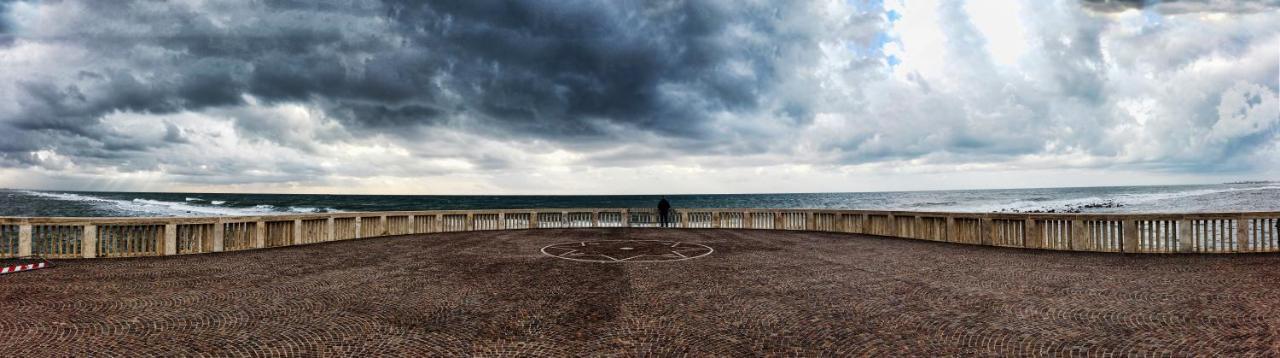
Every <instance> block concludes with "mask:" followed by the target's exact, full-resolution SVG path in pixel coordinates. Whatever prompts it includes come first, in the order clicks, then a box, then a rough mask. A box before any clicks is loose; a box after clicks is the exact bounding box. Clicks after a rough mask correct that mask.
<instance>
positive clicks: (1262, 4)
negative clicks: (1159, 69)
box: [1080, 0, 1280, 14]
mask: <svg viewBox="0 0 1280 358" xmlns="http://www.w3.org/2000/svg"><path fill="white" fill-rule="evenodd" d="M1080 2H1081V3H1082V4H1084V6H1085V8H1087V9H1090V10H1093V11H1099V12H1119V11H1125V10H1130V9H1139V10H1142V9H1156V10H1158V11H1160V12H1162V13H1170V14H1176V13H1187V12H1205V11H1214V12H1232V13H1252V12H1259V11H1266V10H1268V9H1274V8H1275V7H1276V6H1280V1H1276V0H1081V1H1080Z"/></svg>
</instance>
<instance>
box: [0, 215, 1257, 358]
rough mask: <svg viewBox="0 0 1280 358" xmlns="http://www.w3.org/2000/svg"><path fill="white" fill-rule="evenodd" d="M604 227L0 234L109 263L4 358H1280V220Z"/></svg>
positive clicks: (162, 224)
mask: <svg viewBox="0 0 1280 358" xmlns="http://www.w3.org/2000/svg"><path fill="white" fill-rule="evenodd" d="M607 210H608V209H598V210H590V211H587V210H583V211H556V212H554V214H555V215H543V214H546V213H543V212H539V213H532V216H529V215H523V216H522V214H521V213H513V212H502V213H500V215H499V214H498V213H489V212H471V213H452V212H450V213H412V214H405V213H344V214H328V215H315V216H297V217H283V216H282V217H252V218H202V219H188V218H183V219H174V218H146V219H50V218H20V219H9V221H8V222H7V223H11V224H10V225H11V226H17V227H19V228H18V229H17V230H12V229H5V231H4V232H16V233H17V235H16V236H15V235H11V234H5V235H8V236H7V237H17V238H18V241H20V242H19V243H18V245H16V246H17V247H18V250H20V251H21V250H30V251H32V252H37V253H44V254H46V255H48V254H49V253H50V252H52V250H53V249H55V248H56V246H53V245H50V244H49V242H51V240H50V238H57V237H60V236H56V235H54V234H50V233H58V234H57V235H64V236H62V237H67V238H71V237H74V238H76V241H77V243H78V245H80V246H75V247H73V248H72V249H68V251H66V252H71V253H72V254H67V255H66V256H65V257H68V258H70V257H83V256H96V257H99V258H98V259H92V260H73V259H65V260H55V263H56V264H57V266H56V267H54V268H52V269H43V270H35V271H30V272H23V273H18V274H10V275H3V276H0V301H2V302H4V309H3V310H0V337H5V339H0V352H5V355H11V356H84V355H91V354H105V353H112V354H116V355H128V356H144V355H198V354H201V353H205V354H215V355H340V354H341V355H347V354H384V355H432V356H436V355H474V354H480V355H509V354H510V355H516V354H526V355H543V356H564V355H597V354H626V355H639V354H660V355H676V354H688V355H695V356H702V355H724V356H747V355H760V354H777V355H800V356H814V355H877V356H884V355H947V354H951V355H955V354H975V355H1120V354H1126V355H1128V354H1132V355H1156V356H1167V355H1176V356H1189V355H1230V356H1247V355H1260V356H1266V355H1278V354H1280V304H1278V303H1277V302H1280V300H1277V299H1276V297H1280V255H1277V254H1275V253H1266V252H1262V253H1244V252H1245V251H1274V250H1275V246H1274V245H1275V243H1276V242H1275V239H1276V237H1275V234H1276V231H1275V230H1274V229H1272V228H1274V226H1268V225H1275V222H1276V219H1275V218H1276V217H1277V216H1278V215H1277V214H1275V213H1251V214H1205V215H1203V216H1200V215H1171V216H1167V217H1165V218H1162V217H1159V216H1157V215H1151V216H1086V215H1024V216H1021V217H1019V216H1013V215H986V214H946V213H904V212H844V211H835V212H833V211H708V212H709V215H706V216H705V217H706V218H707V220H703V219H702V218H703V215H701V214H699V211H694V210H688V211H682V212H681V213H680V218H679V220H677V223H678V226H681V228H676V229H654V228H640V227H634V226H651V220H649V219H650V218H648V217H646V215H650V214H649V213H645V212H641V211H637V210H630V211H622V210H619V211H616V212H615V213H618V216H613V215H610V214H609V211H607ZM524 213H526V214H528V212H527V211H526V212H524ZM574 213H586V214H585V215H583V214H574ZM452 215H458V217H456V219H455V217H451V216H452ZM489 215H493V218H495V220H496V219H498V218H501V220H500V221H501V224H496V223H492V222H491V221H488V220H490V219H489ZM574 215H577V216H574ZM325 216H327V217H325ZM352 216H354V217H360V219H351V221H353V222H354V223H356V224H358V225H355V226H354V227H352V228H350V229H344V228H343V227H342V225H344V222H346V221H347V220H348V219H347V218H348V217H352ZM402 216H403V217H406V218H405V219H400V218H399V217H402ZM513 217H514V218H516V219H515V220H509V219H511V218H513ZM531 217H532V218H538V219H543V220H537V221H533V220H530V218H531ZM762 217H763V218H767V220H758V218H762ZM878 217H884V219H880V218H878ZM930 217H941V218H942V220H941V222H942V223H943V224H942V225H936V226H934V227H933V228H934V229H930V228H929V226H928V225H929V224H928V222H929V221H931V220H929V219H927V218H930ZM553 218H554V219H558V220H552V219H553ZM624 218H625V219H624ZM970 218H973V220H975V222H976V223H978V224H977V225H976V229H975V230H972V233H973V234H972V235H970V234H966V232H969V231H966V230H967V229H965V228H960V227H958V225H957V224H956V223H957V222H960V223H963V222H966V221H968V220H969V219H970ZM1015 218H1018V219H1021V220H1014V219H1015ZM208 220H212V223H206V222H205V221H208ZM450 220H454V221H453V222H450ZM535 220H536V219H535ZM309 221H310V222H311V223H310V224H309V223H308V222H309ZM999 221H1006V222H1015V223H1019V225H1018V226H1017V227H1018V228H1020V230H1013V229H1008V228H1001V225H1005V224H997V222H999ZM1210 221H1212V222H1215V224H1212V225H1207V226H1216V225H1224V226H1225V227H1223V228H1217V229H1215V230H1216V231H1214V230H1208V229H1203V230H1202V229H1201V228H1202V226H1205V225H1200V223H1203V222H1210ZM1050 222H1058V223H1066V224H1065V225H1066V226H1068V227H1067V228H1065V230H1061V231H1065V234H1062V235H1063V236H1065V239H1064V240H1056V239H1055V240H1049V239H1046V238H1048V237H1051V236H1053V235H1058V234H1051V233H1057V232H1059V231H1058V230H1056V229H1055V230H1050V229H1046V228H1048V227H1050V226H1051V224H1048V223H1050ZM1108 222H1118V224H1115V225H1113V226H1114V227H1115V229H1116V230H1117V231H1118V232H1117V233H1115V234H1109V233H1105V231H1102V230H1080V229H1083V228H1090V229H1093V228H1097V227H1099V226H1102V225H1110V224H1104V223H1108ZM1135 222H1136V223H1137V224H1133V223H1135ZM1144 222H1147V223H1150V222H1172V223H1173V224H1172V225H1165V224H1159V225H1157V224H1149V225H1147V224H1143V223H1144ZM747 223H749V225H748V224H747ZM885 223H892V224H893V225H890V226H888V227H885V225H884V224H885ZM898 223H902V224H900V225H899V224H898ZM1080 223H1084V224H1080ZM1091 223H1092V224H1091ZM615 224H616V225H615ZM308 225H310V226H308ZM564 226H588V227H585V228H564ZM591 226H594V227H591ZM602 226H615V227H602ZM695 226H701V227H706V228H702V229H697V228H692V227H695ZM50 227H56V228H50ZM122 227H124V228H129V229H121V228H122ZM183 227H196V228H195V229H182V228H183ZM242 227H248V229H243V228H242ZM370 227H372V229H370ZM528 227H539V228H541V229H536V230H529V229H525V228H528ZM715 227H720V228H715ZM743 227H752V228H751V229H747V228H743ZM205 228H208V230H205ZM273 228H274V229H273ZM451 228H457V229H456V230H455V229H451ZM1126 228H1134V229H1129V230H1126ZM215 229H216V230H215ZM499 229H503V230H499ZM766 229H774V230H766ZM935 229H936V230H935ZM344 230H345V231H349V232H348V233H352V232H354V233H359V234H369V235H361V236H369V237H371V238H364V239H359V240H349V239H347V238H348V237H344V235H345V234H343V232H344ZM1197 230H1200V231H1197ZM214 231H217V233H218V234H219V235H217V236H210V235H211V234H202V233H201V232H205V233H213V232H214ZM241 231H245V232H248V233H247V234H241ZM404 231H408V232H404ZM419 231H426V233H420V232H419ZM889 231H895V232H894V233H896V234H897V236H899V237H887V235H884V234H883V233H885V232H889ZM934 231H936V232H941V234H938V235H937V236H929V235H933V234H927V233H928V232H934ZM867 232H871V233H867ZM1169 232H1172V233H1169ZM104 233H107V234H104ZM1095 233H1097V234H1095ZM1153 233H1161V234H1153ZM1186 233H1190V234H1189V235H1191V236H1190V238H1186V236H1183V234H1186ZM1197 233H1199V234H1197ZM1211 233H1216V234H1213V235H1210V234H1211ZM1241 233H1243V236H1240V235H1241ZM359 234H354V235H349V236H356V235H359ZM1103 234H1105V235H1113V236H1115V237H1117V238H1118V240H1115V241H1113V242H1111V243H1108V242H1104V241H1101V240H1096V241H1095V242H1094V243H1091V242H1090V241H1091V240H1094V239H1095V237H1101V235H1103ZM273 235H275V236H278V237H273ZM966 235H969V236H966ZM1095 235H1096V236H1095ZM1224 236H1225V238H1224ZM0 237H4V236H0ZM280 237H283V238H280ZM308 237H311V238H308ZM1053 237H1056V236H1053ZM1149 237H1150V238H1156V237H1159V238H1163V239H1162V240H1164V241H1160V240H1153V239H1152V240H1148V239H1147V238H1149ZM905 238H921V239H920V240H910V239H905ZM931 238H940V239H939V240H934V239H931ZM1135 238H1136V242H1133V240H1132V239H1135ZM1015 239H1016V240H1015ZM66 240H70V239H66ZM129 240H133V241H136V242H132V243H129V242H128V241H129ZM605 240H608V241H605ZM1127 240H1128V241H1127ZM1267 240H1272V241H1267ZM308 241H310V242H314V243H315V244H306V243H307V242H308ZM86 242H89V244H86ZM120 242H126V244H125V245H123V246H121V244H120ZM242 242H243V243H242ZM601 242H607V243H613V244H609V245H604V246H602V247H595V248H593V249H590V250H588V249H583V250H581V251H580V252H571V251H569V250H561V251H557V248H559V247H572V245H573V244H575V243H576V244H579V245H583V247H587V245H586V244H583V243H588V244H596V243H601ZM1126 242H1128V244H1126ZM104 243H106V244H104ZM653 243H661V244H662V245H668V246H669V247H675V248H677V250H675V251H674V253H673V252H672V250H668V251H665V252H663V251H662V250H657V249H655V246H652V245H650V244H653ZM965 243H969V244H965ZM1010 243H1016V245H1014V244H1010ZM1098 243H1101V244H1098ZM57 244H66V245H70V244H68V243H62V242H57ZM215 244H216V245H220V246H221V247H217V246H216V245H215ZM566 245H567V246H566ZM646 245H650V246H646ZM1057 245H1062V246H1057ZM272 246H282V247H278V248H272V249H258V250H254V249H252V248H254V247H272ZM659 246H661V245H659ZM703 246H705V247H706V248H709V250H704V249H702V248H700V247H703ZM1000 246H1015V247H1000ZM10 247H13V246H10ZM85 247H89V248H91V251H93V252H92V254H91V255H86V254H87V253H88V251H90V250H89V249H85ZM133 247H140V249H130V248H133ZM214 248H217V249H218V250H214ZM1028 248H1052V249H1051V250H1046V249H1028ZM1076 248H1079V250H1085V249H1087V250H1088V251H1116V252H1074V250H1076ZM1126 248H1129V249H1131V250H1134V251H1140V252H1166V253H1167V252H1189V254H1127V253H1123V252H1125V251H1127V250H1126ZM1184 248H1187V250H1183V249H1184ZM75 250H79V251H75ZM129 250H133V251H129ZM148 250H149V251H148ZM213 251H223V252H213ZM175 252H176V253H178V254H179V255H175V256H168V255H165V254H166V253H170V254H172V253H175ZM1129 252H1133V251H1129ZM1206 252H1207V253H1206ZM183 253H192V254H183ZM196 253H199V254H196ZM630 253H635V254H630ZM1208 253H1216V254H1208ZM1224 253H1234V254H1224ZM116 256H153V257H129V258H119V259H109V258H102V257H116ZM565 258H569V259H565ZM593 261H594V262H593Z"/></svg>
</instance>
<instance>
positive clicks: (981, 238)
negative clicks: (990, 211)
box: [978, 217, 996, 246]
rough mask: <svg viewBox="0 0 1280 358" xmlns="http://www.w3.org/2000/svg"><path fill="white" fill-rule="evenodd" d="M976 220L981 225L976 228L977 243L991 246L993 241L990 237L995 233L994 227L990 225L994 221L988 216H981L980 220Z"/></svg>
mask: <svg viewBox="0 0 1280 358" xmlns="http://www.w3.org/2000/svg"><path fill="white" fill-rule="evenodd" d="M978 222H979V224H980V226H981V227H980V228H979V229H978V231H979V234H978V243H980V244H983V245H987V246H991V244H992V242H994V241H995V240H992V239H991V237H992V235H995V234H996V230H995V228H994V227H992V225H994V224H995V221H994V220H991V218H990V217H983V218H982V219H981V220H978Z"/></svg>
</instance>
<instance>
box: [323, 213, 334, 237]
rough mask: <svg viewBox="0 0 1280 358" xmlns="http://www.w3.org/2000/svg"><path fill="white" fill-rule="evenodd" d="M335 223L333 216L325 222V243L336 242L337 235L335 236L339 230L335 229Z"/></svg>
mask: <svg viewBox="0 0 1280 358" xmlns="http://www.w3.org/2000/svg"><path fill="white" fill-rule="evenodd" d="M333 222H334V219H333V217H332V216H330V217H328V218H326V219H325V220H324V227H325V229H324V231H325V237H324V241H333V240H334V237H335V235H334V231H336V230H337V229H336V228H334V225H333Z"/></svg>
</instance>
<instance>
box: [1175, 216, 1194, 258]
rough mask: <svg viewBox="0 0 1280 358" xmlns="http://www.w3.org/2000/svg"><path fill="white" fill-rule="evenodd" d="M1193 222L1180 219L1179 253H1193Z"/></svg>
mask: <svg viewBox="0 0 1280 358" xmlns="http://www.w3.org/2000/svg"><path fill="white" fill-rule="evenodd" d="M1192 250H1194V248H1193V247H1192V246H1191V220H1187V219H1185V218H1183V219H1178V252H1191V251H1192Z"/></svg>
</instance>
